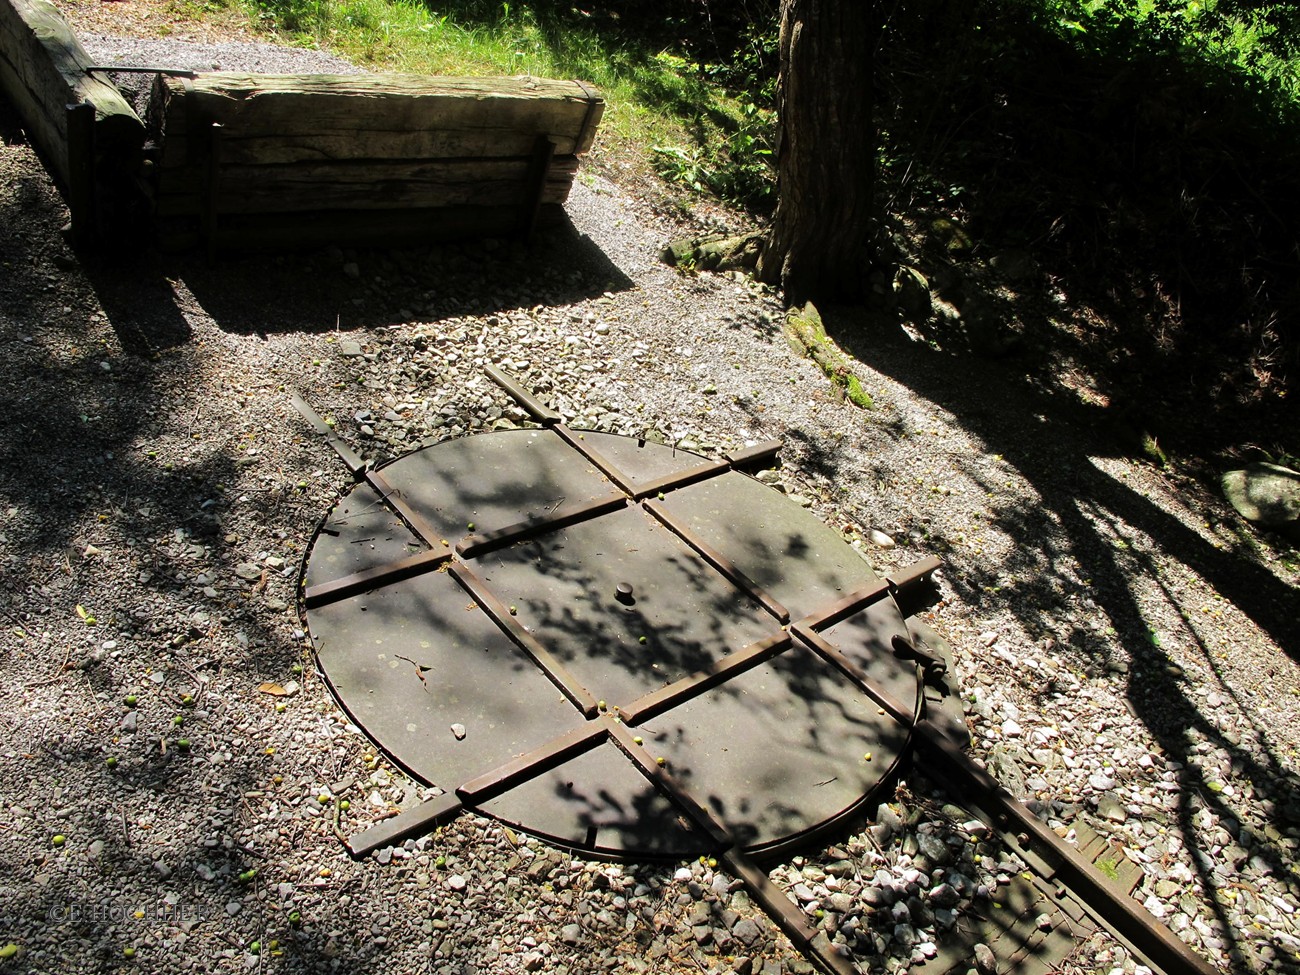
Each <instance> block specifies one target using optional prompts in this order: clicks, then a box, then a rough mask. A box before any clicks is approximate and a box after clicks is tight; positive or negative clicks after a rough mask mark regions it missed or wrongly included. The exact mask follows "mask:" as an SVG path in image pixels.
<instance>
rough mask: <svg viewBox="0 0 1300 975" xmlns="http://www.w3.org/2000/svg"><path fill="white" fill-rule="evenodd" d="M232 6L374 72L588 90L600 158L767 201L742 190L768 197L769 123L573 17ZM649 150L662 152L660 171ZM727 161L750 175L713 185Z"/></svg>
mask: <svg viewBox="0 0 1300 975" xmlns="http://www.w3.org/2000/svg"><path fill="white" fill-rule="evenodd" d="M230 2H232V3H238V4H240V5H242V7H243V8H244V9H245V10H246V11H247V12H248V15H249V16H250V18H251V19H252V20H253V21H254V23H256V24H258V25H260V26H261V27H262V28H263V29H265V30H267V31H268V32H271V33H273V34H275V35H276V36H277V37H278V38H279V39H280V40H282V41H287V42H289V43H292V44H295V45H300V46H306V47H319V48H323V49H326V50H329V51H331V52H332V53H335V54H338V55H339V56H341V57H344V58H347V59H348V60H350V61H352V62H353V63H355V64H358V65H361V66H363V67H366V68H369V69H371V70H375V71H397V72H411V73H415V74H455V75H532V76H536V77H547V78H573V79H577V80H581V81H585V82H588V83H590V84H593V85H595V86H596V87H597V88H599V89H600V90H601V92H602V93H603V94H604V96H605V102H606V108H605V115H604V120H603V121H602V123H601V130H600V131H601V135H600V137H599V139H598V148H597V151H596V153H595V155H596V157H597V158H600V156H601V153H602V152H609V151H611V150H612V152H613V154H614V155H615V156H617V157H619V158H621V159H623V160H624V161H633V162H639V163H641V164H643V165H644V166H650V165H655V164H656V163H657V166H656V168H658V169H659V170H660V172H661V173H663V174H664V175H666V176H669V177H670V178H671V177H674V176H676V177H677V178H678V179H679V181H681V182H684V183H688V184H691V183H694V184H695V186H696V188H697V189H699V190H700V191H702V192H714V193H716V194H717V195H719V196H722V197H725V198H730V199H738V198H741V197H743V196H746V195H749V196H763V195H765V193H764V191H763V190H761V189H760V190H759V191H758V192H755V191H754V190H753V189H752V188H751V187H748V186H746V185H745V183H746V178H747V179H748V180H749V182H751V183H757V184H760V185H761V184H763V183H766V184H767V185H768V187H769V188H770V175H769V174H768V173H767V172H766V171H765V170H766V163H765V161H761V165H760V166H759V167H758V169H757V170H754V160H755V159H756V158H759V157H760V156H761V154H762V151H763V149H764V146H763V145H760V144H759V143H760V142H762V141H763V139H764V138H765V133H762V132H761V131H757V130H761V129H762V128H763V127H764V126H766V125H769V124H770V123H771V116H770V113H767V114H764V113H760V112H759V110H757V109H755V108H754V107H753V106H752V104H751V103H749V102H747V101H745V100H740V99H736V98H733V97H731V96H729V95H728V94H727V93H726V92H725V91H724V90H723V89H722V87H721V86H720V85H718V84H716V83H715V82H714V81H712V80H711V78H710V77H709V75H708V73H707V71H706V70H705V69H704V68H703V67H701V66H699V65H696V64H693V63H691V62H689V61H687V60H686V59H685V58H683V57H681V56H680V55H678V54H676V53H674V52H672V51H669V50H656V49H653V48H651V47H650V46H649V45H648V44H645V43H637V42H635V41H630V40H629V37H628V36H627V35H626V34H624V33H619V32H616V31H610V30H609V29H608V27H607V26H606V27H605V28H603V29H602V28H601V27H598V26H597V25H595V24H587V23H584V19H585V18H584V16H583V14H582V12H581V11H579V10H576V9H573V8H564V9H563V10H560V11H558V12H557V10H552V9H551V8H550V7H549V6H548V5H544V4H538V5H536V8H534V7H532V6H524V5H514V4H510V3H504V2H502V3H484V2H479V3H462V4H459V5H455V8H456V9H455V12H454V13H446V12H440V11H438V12H435V11H433V10H431V9H430V8H429V7H428V6H426V5H425V4H424V3H420V2H418V0H230ZM438 6H439V7H442V5H441V4H439V5H438ZM756 116H759V117H756ZM652 146H653V147H659V148H660V149H663V150H667V152H668V161H667V162H666V163H665V161H664V157H662V156H660V155H659V154H657V153H653V152H651V151H650V147H652ZM674 153H675V154H674ZM733 155H734V157H735V158H736V159H737V160H740V159H741V157H742V156H743V162H744V166H745V167H748V168H749V170H751V171H749V172H747V173H745V174H742V176H741V177H736V176H734V175H733V176H722V177H719V176H717V175H716V172H717V171H718V170H719V169H724V170H725V169H726V168H727V167H728V166H729V165H730V162H731V159H732V157H733ZM680 159H687V160H691V161H692V164H691V165H692V166H694V167H695V170H693V171H692V172H682V173H674V172H672V171H671V170H672V169H673V168H674V162H673V160H680ZM687 168H688V169H689V168H690V167H687ZM701 173H702V174H703V176H702V177H700V178H697V179H692V178H688V177H689V176H691V175H695V176H700V174H701Z"/></svg>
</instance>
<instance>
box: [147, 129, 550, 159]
mask: <svg viewBox="0 0 1300 975" xmlns="http://www.w3.org/2000/svg"><path fill="white" fill-rule="evenodd" d="M536 138H537V136H536V135H535V134H531V133H525V132H520V131H514V130H507V129H449V130H438V129H417V130H413V131H407V132H403V131H397V132H394V131H388V130H379V129H372V128H367V127H366V124H365V122H364V121H362V120H358V123H357V125H356V126H354V128H353V130H352V131H339V132H307V133H285V134H281V135H249V134H248V133H246V132H243V131H240V129H239V123H238V122H235V123H232V124H231V125H229V126H227V127H226V131H225V134H224V136H223V138H222V143H221V158H222V159H223V160H225V161H227V162H229V163H232V164H240V165H246V166H258V165H261V166H280V165H286V164H291V163H308V162H327V161H331V160H333V161H340V162H341V161H345V160H351V159H491V158H502V159H511V158H517V159H522V158H524V157H526V156H528V155H529V153H531V152H532V150H533V143H534V141H535V140H536ZM574 145H575V142H574V139H573V138H571V137H564V136H562V137H560V139H559V141H558V142H557V143H556V155H560V156H572V155H574V151H573V147H574ZM202 153H203V148H202V140H201V139H199V140H195V139H193V138H190V137H189V135H188V134H187V133H186V132H184V131H168V133H167V135H166V138H165V140H164V141H163V144H162V154H161V156H160V157H159V161H160V164H161V165H163V166H183V165H185V164H186V163H188V162H191V161H192V160H193V159H194V158H195V156H196V155H201V154H202Z"/></svg>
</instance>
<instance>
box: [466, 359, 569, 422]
mask: <svg viewBox="0 0 1300 975" xmlns="http://www.w3.org/2000/svg"><path fill="white" fill-rule="evenodd" d="M483 371H484V372H485V373H487V377H488V379H491V380H492V381H493V382H494V383H496V384H497V385H498V386H500V387H501V388H502V389H503V390H505V391H506V393H507V394H508V395H509V396H510V398H511V399H512V400H514V401H515V402H516V403H518V404H519V406H520V407H521V408H522V409H523V410H524V412H526V413H527V414H528V415H529V416H531V417H532V418H533V419H534V420H536V421H537V422H538V423H540V424H542V425H543V426H547V425H549V424H552V423H559V422H560V414H558V413H556V412H555V411H554V410H553V409H551V408H550V407H549V406H547V405H546V404H545V403H543V402H542V401H541V400H539V399H537V398H536V397H535V396H534V395H533V394H532V393H531V392H530V391H529V390H528V389H527V388H526V387H524V386H523V384H521V383H520V382H519V381H518V380H517V379H515V378H514V377H513V376H511V375H510V374H509V373H508V372H506V371H505V370H504V369H501V368H498V367H497V366H485V367H484V369H483Z"/></svg>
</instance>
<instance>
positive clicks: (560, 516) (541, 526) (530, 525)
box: [456, 491, 627, 559]
mask: <svg viewBox="0 0 1300 975" xmlns="http://www.w3.org/2000/svg"><path fill="white" fill-rule="evenodd" d="M626 504H627V495H626V494H624V493H623V492H621V491H620V492H618V493H616V494H607V495H605V496H604V497H603V498H595V499H593V500H591V501H583V502H581V503H578V504H566V505H564V506H563V507H560V508H556V509H555V510H554V511H553V512H551V513H550V514H549V515H546V516H544V517H541V518H531V519H528V520H526V521H520V522H517V523H515V524H513V525H508V526H507V527H505V528H498V529H496V530H495V531H490V532H482V533H480V534H477V535H469V536H468V537H466V538H463V539H461V541H460V542H459V543H458V544H457V545H456V554H457V555H459V556H461V558H466V559H472V558H474V557H475V556H479V555H483V554H484V553H486V552H491V551H493V550H494V549H498V548H502V547H504V546H506V545H510V544H511V543H513V542H518V541H522V540H523V539H526V538H532V537H533V536H534V535H540V534H542V533H543V532H548V531H552V530H553V529H556V528H564V527H566V526H568V525H574V524H577V523H578V522H581V521H587V520H589V519H591V518H595V517H597V516H599V515H603V514H607V513H608V512H610V511H614V510H615V509H617V508H622V507H623V506H625V505H626Z"/></svg>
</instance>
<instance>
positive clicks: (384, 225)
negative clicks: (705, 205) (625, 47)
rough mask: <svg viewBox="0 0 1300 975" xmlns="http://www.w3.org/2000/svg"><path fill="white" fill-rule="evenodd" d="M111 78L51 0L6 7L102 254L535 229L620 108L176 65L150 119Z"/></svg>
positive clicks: (440, 80)
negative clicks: (147, 237) (132, 241)
mask: <svg viewBox="0 0 1300 975" xmlns="http://www.w3.org/2000/svg"><path fill="white" fill-rule="evenodd" d="M133 70H136V69H133ZM109 75H110V67H106V66H101V65H95V64H93V63H92V61H91V59H90V58H89V56H88V55H87V54H86V52H85V50H84V49H83V48H82V46H81V44H80V43H79V42H78V41H77V38H76V36H75V35H74V34H73V33H72V30H71V28H70V27H69V26H68V24H67V22H66V21H65V20H64V19H63V18H62V17H61V16H60V15H59V13H58V11H57V10H55V8H54V6H53V5H52V4H51V3H50V2H49V0H0V89H3V92H4V94H5V96H6V97H7V98H8V99H9V100H10V101H11V102H12V103H13V105H14V107H15V108H16V110H17V111H18V114H19V116H20V118H21V120H22V122H23V126H24V128H25V129H26V131H27V133H28V137H29V139H30V140H31V142H32V144H33V146H34V147H35V148H36V150H37V152H38V154H39V155H40V157H41V159H42V161H43V162H44V164H45V166H46V168H47V170H48V171H49V172H50V174H51V176H52V177H53V178H54V180H55V183H56V184H57V185H58V187H59V189H60V191H61V192H62V193H63V195H64V198H65V199H66V200H67V201H68V205H69V208H70V209H71V211H72V217H73V230H74V234H75V236H76V237H77V238H78V240H79V241H81V242H84V243H90V242H94V241H98V242H101V243H106V242H109V241H112V240H115V239H118V238H120V237H121V236H123V235H124V234H125V233H127V232H129V231H130V230H132V229H135V225H138V224H140V223H142V222H147V223H148V225H149V226H150V228H151V229H152V230H153V232H154V233H155V235H156V239H157V240H158V241H159V243H160V244H162V245H163V246H164V247H165V248H168V249H179V248H185V247H190V246H194V245H198V244H204V245H206V246H207V247H208V248H209V250H212V249H216V248H232V249H239V250H246V249H249V248H258V247H262V248H290V247H303V246H318V245H322V244H330V243H337V244H362V245H391V244H397V243H411V242H423V241H429V240H445V239H452V238H458V237H492V236H507V235H520V236H528V235H529V234H531V233H532V231H533V229H534V228H535V227H536V226H538V225H539V224H544V223H548V222H554V221H557V220H559V219H560V217H561V214H562V205H563V203H564V201H565V199H566V198H567V196H568V193H569V189H570V187H571V186H572V182H573V177H574V174H575V173H576V172H577V167H578V157H579V156H580V155H581V154H582V153H584V152H586V151H587V150H588V149H590V148H591V145H592V142H593V140H594V138H595V133H596V128H597V126H598V125H599V123H600V118H601V114H602V112H603V110H604V99H603V98H602V97H601V95H600V93H599V92H597V91H595V90H594V89H592V88H591V87H590V86H588V85H586V84H584V83H582V82H579V81H552V80H548V79H544V78H531V77H520V78H459V77H456V78H451V77H430V76H422V75H392V74H377V75H375V74H372V75H254V74H239V73H233V72H209V73H202V74H196V73H191V72H185V71H172V72H166V71H160V72H158V73H157V76H156V79H155V82H154V85H153V91H152V98H151V100H150V103H149V109H148V111H147V112H146V119H145V120H144V121H141V119H140V118H139V116H138V115H137V114H136V113H135V111H134V110H133V109H132V108H131V106H130V105H129V104H128V103H127V101H126V100H125V99H124V98H123V97H122V94H121V92H120V91H119V90H118V89H117V88H116V87H115V86H114V85H113V84H112V83H111V81H110V80H109Z"/></svg>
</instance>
